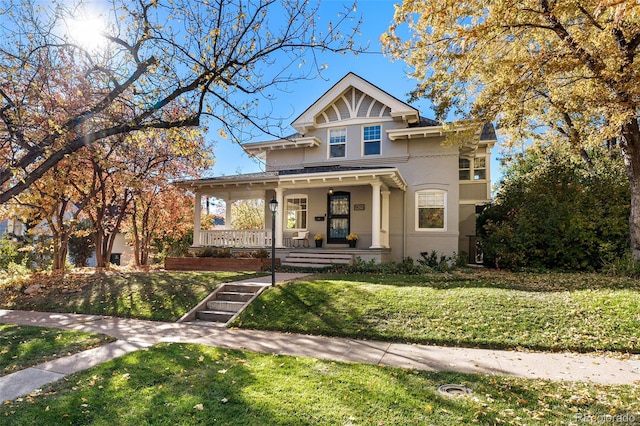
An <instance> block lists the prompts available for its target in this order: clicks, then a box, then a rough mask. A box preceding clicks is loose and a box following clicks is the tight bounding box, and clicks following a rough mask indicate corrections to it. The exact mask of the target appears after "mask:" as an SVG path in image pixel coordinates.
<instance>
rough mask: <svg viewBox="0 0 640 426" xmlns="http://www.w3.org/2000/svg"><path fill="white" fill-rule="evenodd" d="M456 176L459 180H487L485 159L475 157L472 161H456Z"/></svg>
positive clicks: (462, 159) (464, 159)
mask: <svg viewBox="0 0 640 426" xmlns="http://www.w3.org/2000/svg"><path fill="white" fill-rule="evenodd" d="M458 176H459V179H460V180H472V177H473V180H485V179H486V178H487V159H486V158H485V157H476V158H474V159H468V158H460V159H459V160H458Z"/></svg>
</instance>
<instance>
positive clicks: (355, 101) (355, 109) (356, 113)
mask: <svg viewBox="0 0 640 426" xmlns="http://www.w3.org/2000/svg"><path fill="white" fill-rule="evenodd" d="M385 117H386V118H388V119H390V120H392V119H393V117H392V116H391V108H389V107H388V106H387V105H385V104H383V103H382V102H380V101H377V100H376V99H374V98H373V97H372V96H370V95H368V94H366V93H364V92H363V91H361V90H359V89H356V88H355V87H353V86H352V87H350V88H349V89H347V90H346V91H345V92H344V93H343V94H342V95H341V96H340V97H338V98H336V100H335V102H333V103H332V104H331V105H329V106H328V107H327V108H325V109H324V111H322V112H320V114H318V116H317V117H316V124H318V125H322V124H329V123H334V122H338V121H346V120H350V119H354V118H373V119H376V120H379V119H381V118H385Z"/></svg>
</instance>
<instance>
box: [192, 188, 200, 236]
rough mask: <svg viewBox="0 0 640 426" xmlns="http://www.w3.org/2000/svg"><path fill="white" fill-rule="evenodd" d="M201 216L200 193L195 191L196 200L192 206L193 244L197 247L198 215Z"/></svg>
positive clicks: (198, 233)
mask: <svg viewBox="0 0 640 426" xmlns="http://www.w3.org/2000/svg"><path fill="white" fill-rule="evenodd" d="M201 216H202V194H201V193H200V192H197V191H196V202H195V205H194V206H193V244H192V245H193V246H194V247H199V246H200V245H201V243H200V217H201Z"/></svg>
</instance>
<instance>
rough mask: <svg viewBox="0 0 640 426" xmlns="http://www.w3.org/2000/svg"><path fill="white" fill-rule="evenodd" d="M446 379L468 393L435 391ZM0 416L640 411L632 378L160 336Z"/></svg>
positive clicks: (294, 417)
mask: <svg viewBox="0 0 640 426" xmlns="http://www.w3.org/2000/svg"><path fill="white" fill-rule="evenodd" d="M448 383H457V384H462V385H464V386H466V387H468V388H469V389H471V391H472V394H471V395H470V396H468V397H449V396H443V395H441V394H439V393H438V391H437V389H438V387H439V386H441V385H443V384H448ZM0 417H2V419H3V420H2V423H3V424H4V425H7V426H9V425H27V424H51V425H53V424H82V425H114V424H118V425H171V426H173V425H203V424H221V425H261V426H262V425H356V424H358V425H415V424H429V425H460V424H487V425H488V424H511V425H519V424H522V425H525V424H548V425H564V424H581V423H585V424H586V423H588V422H594V421H597V422H598V423H600V422H602V423H604V422H607V421H612V420H611V419H631V418H634V419H635V420H637V419H639V418H640V387H637V386H603V385H593V384H585V383H563V382H550V381H544V380H527V379H519V378H511V377H501V376H483V375H470V374H460V373H450V372H424V371H414V370H406V369H397V368H388V367H380V366H375V365H364V364H350V363H340V362H331V361H321V360H315V359H310V358H303V357H288V356H276V355H267V354H257V353H252V352H244V351H236V350H223V349H217V348H211V347H205V346H199V345H187V344H160V345H156V346H154V347H152V348H150V349H148V350H142V351H137V352H134V353H132V354H129V355H126V356H123V357H120V358H116V359H114V360H112V361H109V362H106V363H104V364H101V365H98V366H96V367H94V368H91V369H90V370H87V371H84V372H81V373H77V374H74V375H71V376H69V377H67V378H66V379H65V380H61V381H59V382H57V383H55V384H53V385H49V386H45V387H44V388H43V389H42V391H41V392H39V393H37V394H34V395H31V396H28V397H25V398H20V399H19V400H17V401H14V402H11V403H6V404H5V405H3V406H2V407H0ZM630 424H631V423H630Z"/></svg>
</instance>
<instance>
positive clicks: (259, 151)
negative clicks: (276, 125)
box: [242, 136, 321, 158]
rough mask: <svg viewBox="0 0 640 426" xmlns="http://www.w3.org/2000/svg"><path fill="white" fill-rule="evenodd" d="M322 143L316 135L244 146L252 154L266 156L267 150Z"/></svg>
mask: <svg viewBox="0 0 640 426" xmlns="http://www.w3.org/2000/svg"><path fill="white" fill-rule="evenodd" d="M320 143H321V141H320V139H318V138H316V137H315V136H302V137H295V138H290V139H287V138H285V139H279V140H275V141H266V142H253V143H246V144H243V145H242V148H243V149H244V150H245V152H246V153H247V154H249V155H251V156H255V157H258V158H264V156H265V153H266V152H267V151H274V150H279V149H289V148H314V147H317V146H320Z"/></svg>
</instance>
